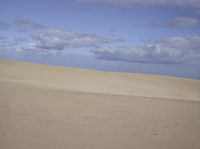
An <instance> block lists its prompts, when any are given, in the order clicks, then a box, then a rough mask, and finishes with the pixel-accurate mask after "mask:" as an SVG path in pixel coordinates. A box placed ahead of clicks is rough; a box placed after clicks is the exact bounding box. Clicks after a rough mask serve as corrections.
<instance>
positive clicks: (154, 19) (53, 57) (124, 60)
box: [0, 0, 200, 79]
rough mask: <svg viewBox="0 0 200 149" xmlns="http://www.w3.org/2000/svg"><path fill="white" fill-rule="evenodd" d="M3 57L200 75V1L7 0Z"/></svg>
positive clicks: (2, 10) (0, 10)
mask: <svg viewBox="0 0 200 149" xmlns="http://www.w3.org/2000/svg"><path fill="white" fill-rule="evenodd" d="M0 59H13V60H24V61H32V62H39V63H47V64H53V65H62V66H73V67H86V68H92V69H97V70H108V71H125V72H139V73H141V72H142V73H153V74H163V75H172V76H177V77H188V78H193V79H200V68H199V65H200V1H198V0H167V1H166V0H151V1H149V0H124V1H122V0H43V1H42V0H0Z"/></svg>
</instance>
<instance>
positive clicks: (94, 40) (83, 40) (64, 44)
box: [34, 29, 121, 50]
mask: <svg viewBox="0 0 200 149" xmlns="http://www.w3.org/2000/svg"><path fill="white" fill-rule="evenodd" d="M34 39H35V40H36V42H37V44H36V45H35V46H36V47H37V48H41V49H54V50H64V49H65V48H71V47H94V46H97V45H100V44H108V43H115V42H120V41H121V39H117V38H106V37H105V38H104V37H97V36H92V35H88V34H82V33H75V32H71V31H65V30H60V29H45V30H42V31H40V32H38V33H36V34H35V35H34Z"/></svg>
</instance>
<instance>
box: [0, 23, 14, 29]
mask: <svg viewBox="0 0 200 149" xmlns="http://www.w3.org/2000/svg"><path fill="white" fill-rule="evenodd" d="M10 28H11V24H9V23H7V22H4V21H0V30H7V29H10Z"/></svg>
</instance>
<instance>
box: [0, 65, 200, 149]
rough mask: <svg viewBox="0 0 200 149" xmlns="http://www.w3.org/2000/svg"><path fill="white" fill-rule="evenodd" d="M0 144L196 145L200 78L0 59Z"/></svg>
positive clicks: (170, 148) (53, 147)
mask: <svg viewBox="0 0 200 149" xmlns="http://www.w3.org/2000/svg"><path fill="white" fill-rule="evenodd" d="M0 149H200V81H198V80H191V79H183V78H175V77H164V76H159V75H145V74H134V73H114V72H100V71H92V70H87V69H77V68H64V67H58V66H48V65H42V64H33V63H25V62H16V61H0Z"/></svg>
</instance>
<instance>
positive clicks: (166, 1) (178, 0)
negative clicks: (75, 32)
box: [74, 0, 200, 8]
mask: <svg viewBox="0 0 200 149" xmlns="http://www.w3.org/2000/svg"><path fill="white" fill-rule="evenodd" d="M74 1H77V2H81V3H93V4H94V3H98V4H107V5H117V6H120V5H126V6H131V5H133V6H138V5H139V6H149V5H152V6H156V5H170V6H179V7H195V8H199V7H200V1H199V0H74Z"/></svg>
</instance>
